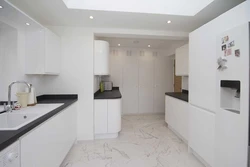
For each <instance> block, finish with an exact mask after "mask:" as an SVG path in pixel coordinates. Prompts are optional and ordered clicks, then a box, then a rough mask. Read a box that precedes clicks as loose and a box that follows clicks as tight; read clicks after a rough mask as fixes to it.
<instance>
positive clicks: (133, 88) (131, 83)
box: [111, 52, 139, 114]
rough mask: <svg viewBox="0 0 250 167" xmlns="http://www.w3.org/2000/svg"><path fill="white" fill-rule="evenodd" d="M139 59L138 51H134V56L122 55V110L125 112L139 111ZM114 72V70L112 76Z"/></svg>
mask: <svg viewBox="0 0 250 167" xmlns="http://www.w3.org/2000/svg"><path fill="white" fill-rule="evenodd" d="M125 53H126V52H125ZM138 59H139V56H138V55H137V53H136V52H132V56H127V55H124V56H123V57H122V62H123V68H122V74H121V76H122V81H121V82H122V104H123V105H122V107H123V108H122V112H123V113H124V114H136V113H138V91H139V89H138V78H139V72H138ZM113 73H114V72H113V71H112V74H111V76H112V75H113Z"/></svg>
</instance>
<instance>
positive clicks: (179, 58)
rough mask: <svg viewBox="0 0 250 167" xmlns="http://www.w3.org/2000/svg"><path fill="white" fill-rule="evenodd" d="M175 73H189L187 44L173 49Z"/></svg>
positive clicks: (179, 74)
mask: <svg viewBox="0 0 250 167" xmlns="http://www.w3.org/2000/svg"><path fill="white" fill-rule="evenodd" d="M175 63H176V64H175V75H176V76H188V75H189V44H186V45H184V46H182V47H180V48H178V49H176V51H175Z"/></svg>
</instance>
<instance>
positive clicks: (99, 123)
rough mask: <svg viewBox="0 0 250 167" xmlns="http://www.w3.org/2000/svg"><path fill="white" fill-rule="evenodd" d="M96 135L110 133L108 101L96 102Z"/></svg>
mask: <svg viewBox="0 0 250 167" xmlns="http://www.w3.org/2000/svg"><path fill="white" fill-rule="evenodd" d="M94 107H95V109H94V110H95V134H103V133H107V132H108V100H94Z"/></svg>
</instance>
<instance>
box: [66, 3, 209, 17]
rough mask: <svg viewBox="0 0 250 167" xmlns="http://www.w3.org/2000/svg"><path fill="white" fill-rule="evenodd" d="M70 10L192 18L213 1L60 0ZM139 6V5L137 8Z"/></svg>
mask: <svg viewBox="0 0 250 167" xmlns="http://www.w3.org/2000/svg"><path fill="white" fill-rule="evenodd" d="M62 1H63V2H64V3H65V5H66V6H67V7H68V8H70V9H86V10H101V11H117V12H132V13H151V14H168V15H183V16H194V15H196V14H197V13H198V12H199V11H201V10H202V9H203V8H205V7H206V6H207V5H209V4H210V3H211V2H213V1H214V0H174V1H173V0H126V1H124V0H84V1H83V0H62ZM139 4H141V5H140V6H139Z"/></svg>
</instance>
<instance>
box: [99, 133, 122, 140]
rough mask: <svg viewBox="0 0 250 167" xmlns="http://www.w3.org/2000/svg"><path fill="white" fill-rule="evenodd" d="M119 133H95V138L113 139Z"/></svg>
mask: <svg viewBox="0 0 250 167" xmlns="http://www.w3.org/2000/svg"><path fill="white" fill-rule="evenodd" d="M118 134H119V133H106V134H95V139H114V138H117V137H118Z"/></svg>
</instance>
